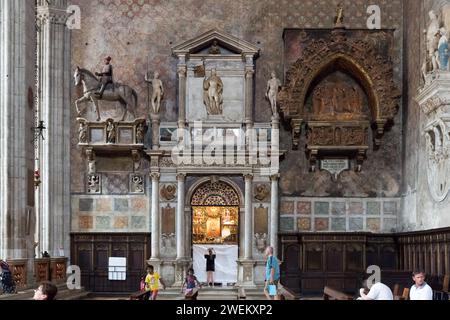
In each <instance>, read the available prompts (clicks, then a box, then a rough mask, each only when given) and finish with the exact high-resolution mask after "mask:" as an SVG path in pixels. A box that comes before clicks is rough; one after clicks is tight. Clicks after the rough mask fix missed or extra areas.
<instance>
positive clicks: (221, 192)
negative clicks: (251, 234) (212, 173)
mask: <svg viewBox="0 0 450 320" xmlns="http://www.w3.org/2000/svg"><path fill="white" fill-rule="evenodd" d="M243 199H244V196H243V194H242V191H241V189H240V188H239V186H238V185H237V184H236V183H234V182H233V181H232V180H230V179H228V178H219V179H218V180H217V181H212V180H211V178H203V179H199V181H197V182H196V183H195V184H194V185H193V186H192V187H191V188H190V190H189V192H188V194H187V198H186V201H187V202H188V203H187V206H211V205H219V206H234V207H239V208H241V207H242V206H243V204H244V201H243Z"/></svg>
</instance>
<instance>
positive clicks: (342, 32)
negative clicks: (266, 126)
mask: <svg viewBox="0 0 450 320" xmlns="http://www.w3.org/2000/svg"><path fill="white" fill-rule="evenodd" d="M297 32H299V31H297ZM321 32H322V33H321V34H318V33H317V30H316V31H315V33H314V32H310V33H308V32H307V31H306V30H305V31H301V33H300V36H298V37H297V38H296V40H297V42H301V44H300V49H299V48H298V44H295V46H297V47H295V50H293V51H294V52H295V53H296V54H297V60H296V61H295V62H294V63H293V64H292V66H291V67H290V69H288V70H287V73H286V81H285V86H284V87H283V89H282V91H281V92H280V95H279V105H280V109H281V113H282V116H283V118H284V120H285V121H287V122H288V123H289V124H290V125H291V127H292V129H293V136H294V137H293V139H294V141H293V142H294V148H298V145H299V141H300V134H301V126H302V123H304V122H307V121H309V120H312V118H313V117H312V115H311V112H310V111H309V110H307V108H306V103H307V99H308V97H309V95H310V94H311V92H312V90H313V89H314V88H315V86H316V85H317V79H319V78H323V77H324V76H326V75H327V74H331V73H333V72H334V71H336V70H338V71H341V72H343V73H345V74H347V75H349V76H350V77H352V78H353V79H354V80H355V81H356V82H357V83H358V85H359V86H360V88H361V89H362V90H363V91H364V93H365V95H366V97H367V102H368V105H369V109H370V116H371V118H370V122H371V123H372V124H373V127H374V128H376V131H375V132H374V133H375V134H374V138H375V139H374V140H375V145H376V146H379V145H380V143H381V137H382V136H383V134H384V131H385V129H386V127H387V126H388V125H389V124H390V123H391V122H392V121H393V119H394V117H395V115H396V113H397V111H398V106H399V99H400V97H401V92H400V91H399V90H398V89H397V87H396V85H395V83H394V72H393V63H392V60H391V57H390V43H389V40H387V39H391V38H389V37H390V35H391V34H390V33H389V32H388V31H369V30H367V31H362V30H346V29H344V28H335V29H332V30H330V31H328V32H327V31H326V30H322V31H321ZM285 37H286V35H285ZM285 40H286V39H285ZM294 42H295V41H294ZM292 46H294V45H292ZM286 60H287V61H290V60H292V57H290V59H289V57H288V59H286ZM336 120H342V119H336Z"/></svg>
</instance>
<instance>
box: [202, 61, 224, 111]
mask: <svg viewBox="0 0 450 320" xmlns="http://www.w3.org/2000/svg"><path fill="white" fill-rule="evenodd" d="M223 87H224V86H223V82H222V79H220V77H219V76H218V75H217V70H216V69H212V70H211V76H210V77H209V78H208V79H206V77H205V80H204V82H203V102H204V103H205V106H206V111H207V113H208V115H210V116H217V115H222V114H223Z"/></svg>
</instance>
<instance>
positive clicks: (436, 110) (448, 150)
mask: <svg viewBox="0 0 450 320" xmlns="http://www.w3.org/2000/svg"><path fill="white" fill-rule="evenodd" d="M449 80H450V72H446V73H442V74H440V75H439V76H438V77H437V78H435V79H434V80H433V81H432V82H430V83H428V84H426V85H425V87H424V88H423V90H422V91H421V93H420V94H419V96H418V97H417V101H418V102H419V105H420V107H421V109H422V111H423V112H424V114H425V116H424V117H423V120H422V121H423V123H422V126H423V138H424V141H425V142H424V143H425V148H426V149H425V150H426V160H425V161H426V169H427V178H428V179H427V180H428V187H429V191H430V194H431V196H432V198H433V199H434V200H435V201H436V202H442V201H444V200H445V199H446V198H447V197H448V195H449V194H450V180H449V177H450V95H449V94H448V92H450V86H449V85H448V83H449V82H448V81H449Z"/></svg>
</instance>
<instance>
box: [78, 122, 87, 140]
mask: <svg viewBox="0 0 450 320" xmlns="http://www.w3.org/2000/svg"><path fill="white" fill-rule="evenodd" d="M78 141H79V143H80V144H85V143H88V139H87V126H86V123H85V122H83V121H81V122H80V127H79V128H78Z"/></svg>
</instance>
